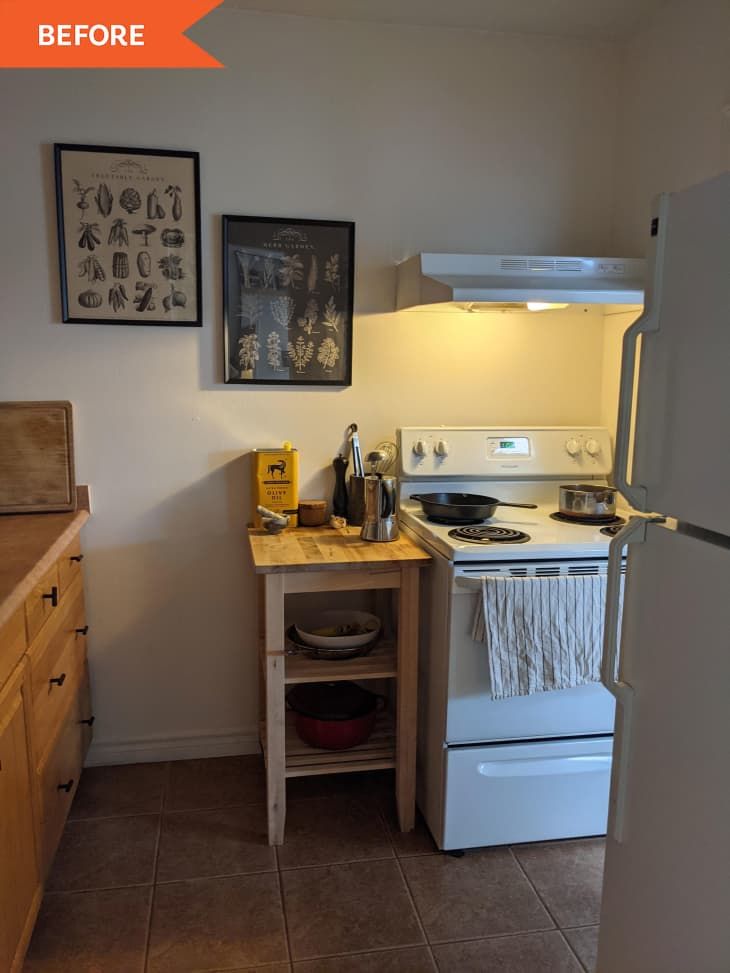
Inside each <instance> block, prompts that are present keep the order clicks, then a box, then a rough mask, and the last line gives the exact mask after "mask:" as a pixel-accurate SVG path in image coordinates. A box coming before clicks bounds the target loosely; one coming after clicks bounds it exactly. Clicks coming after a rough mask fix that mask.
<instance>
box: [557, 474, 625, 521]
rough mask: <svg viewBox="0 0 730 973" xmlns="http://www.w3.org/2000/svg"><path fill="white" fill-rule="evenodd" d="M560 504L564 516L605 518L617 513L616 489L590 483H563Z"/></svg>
mask: <svg viewBox="0 0 730 973" xmlns="http://www.w3.org/2000/svg"><path fill="white" fill-rule="evenodd" d="M559 504H560V513H561V514H562V515H563V516H564V517H583V518H585V517H595V518H596V519H597V520H598V519H604V520H605V519H607V518H609V517H615V515H616V490H615V489H614V488H613V487H609V486H596V485H594V484H590V483H567V484H561V486H560V500H559Z"/></svg>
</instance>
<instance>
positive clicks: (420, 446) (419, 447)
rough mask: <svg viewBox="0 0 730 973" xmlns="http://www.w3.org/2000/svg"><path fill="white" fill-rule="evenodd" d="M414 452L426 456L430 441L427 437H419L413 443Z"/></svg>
mask: <svg viewBox="0 0 730 973" xmlns="http://www.w3.org/2000/svg"><path fill="white" fill-rule="evenodd" d="M413 452H414V453H415V454H416V456H425V455H426V453H427V452H428V443H427V442H426V440H425V439H417V440H416V441H415V443H414V444H413Z"/></svg>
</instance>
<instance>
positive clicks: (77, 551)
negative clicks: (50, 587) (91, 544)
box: [58, 537, 84, 597]
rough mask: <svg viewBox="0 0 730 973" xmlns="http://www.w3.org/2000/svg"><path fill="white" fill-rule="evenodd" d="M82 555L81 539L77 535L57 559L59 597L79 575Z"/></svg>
mask: <svg viewBox="0 0 730 973" xmlns="http://www.w3.org/2000/svg"><path fill="white" fill-rule="evenodd" d="M83 557H84V555H83V554H82V553H81V541H80V540H79V538H78V537H77V538H76V539H75V540H73V541H72V542H71V543H70V544H69V546H68V547H67V548H66V550H65V551H64V552H63V554H62V555H61V556H60V558H59V559H58V586H59V589H60V592H59V593H60V595H61V597H63V596H64V595H65V594H66V591H67V590H68V589H69V587H70V586H71V585H72V584H73V582H74V580H75V579H76V578H78V577H80V575H81V562H82V560H83Z"/></svg>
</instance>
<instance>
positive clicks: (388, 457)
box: [375, 440, 398, 473]
mask: <svg viewBox="0 0 730 973" xmlns="http://www.w3.org/2000/svg"><path fill="white" fill-rule="evenodd" d="M375 451H376V452H378V453H384V454H385V459H384V460H383V461H382V462H381V463H378V468H377V469H376V470H375V472H376V473H389V472H390V470H392V468H393V467H394V466H395V461H396V460H397V459H398V447H397V446H396V444H395V443H391V442H390V441H389V440H385V441H384V442H382V443H378V445H377V446H376V447H375Z"/></svg>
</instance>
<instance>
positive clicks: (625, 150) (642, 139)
mask: <svg viewBox="0 0 730 973" xmlns="http://www.w3.org/2000/svg"><path fill="white" fill-rule="evenodd" d="M620 64H621V70H620V78H621V80H620V91H621V93H620V104H619V115H618V118H619V126H618V139H617V142H616V159H617V165H616V204H615V208H614V227H615V231H614V248H613V249H614V250H615V251H616V252H617V253H622V254H626V255H637V256H643V254H644V252H645V247H646V239H647V231H648V226H649V213H650V208H651V201H652V198H653V197H654V196H655V195H656V194H657V193H660V192H673V191H674V190H677V189H682V188H684V187H686V186H691V185H692V184H693V183H696V182H701V181H702V180H703V179H709V178H710V177H712V176H714V175H717V174H718V173H720V172H722V171H724V170H725V169H727V168H728V167H730V3H728V2H727V0H719V2H718V0H674V2H670V3H668V4H667V5H666V6H664V7H663V8H662V10H661V11H660V13H659V14H658V15H656V16H655V17H653V18H652V19H651V21H650V22H649V23H647V24H645V25H644V27H643V28H642V29H641V30H640V31H638V32H637V33H636V34H635V35H634V36H633V37H632V38H631V39H630V40H628V41H627V42H626V43H625V44H623V45H622V46H621V48H620ZM635 318H636V314H616V315H610V316H608V317H607V318H606V328H605V334H604V345H603V382H602V391H601V423H602V424H603V425H606V426H608V427H609V428H610V429H612V430H613V429H615V427H616V412H617V401H618V385H619V382H618V378H619V367H620V364H621V341H622V339H623V334H624V331H625V330H626V328H627V327H628V326H629V325H630V324H631V323H632V321H634V320H635Z"/></svg>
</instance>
